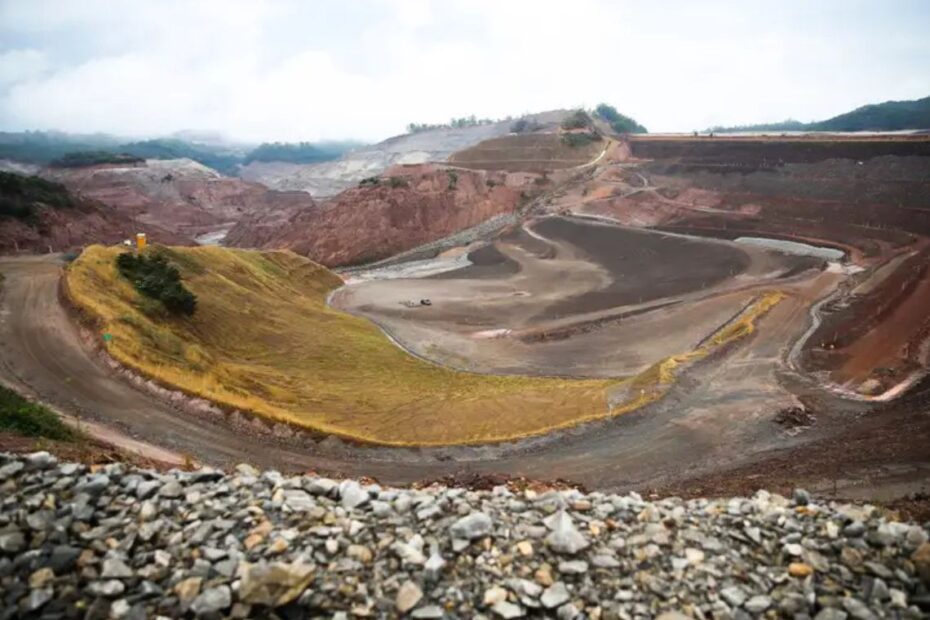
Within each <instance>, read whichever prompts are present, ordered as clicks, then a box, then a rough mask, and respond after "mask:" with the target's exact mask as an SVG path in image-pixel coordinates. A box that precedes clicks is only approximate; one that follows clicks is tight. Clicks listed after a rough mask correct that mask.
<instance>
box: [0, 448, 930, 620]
mask: <svg viewBox="0 0 930 620" xmlns="http://www.w3.org/2000/svg"><path fill="white" fill-rule="evenodd" d="M0 498H2V499H0V502H2V504H0V609H2V612H0V618H15V617H42V618H101V619H102V618H126V619H137V618H153V617H158V616H163V617H168V618H174V617H185V616H186V617H204V618H219V617H234V618H252V617H271V618H275V617H277V618H303V617H331V618H349V617H398V616H407V617H413V618H443V617H449V618H451V617H460V618H476V617H486V618H520V617H524V616H526V617H533V616H535V617H557V618H560V619H564V620H567V619H570V618H592V619H595V620H596V619H598V618H603V619H607V618H648V617H655V616H658V617H661V618H664V619H667V620H674V619H678V618H688V617H692V618H751V617H763V616H767V617H794V618H808V617H810V618H820V619H828V620H832V619H842V618H857V619H868V618H921V617H926V614H927V612H928V611H930V543H928V542H927V541H928V526H930V524H924V525H923V526H920V525H915V524H908V523H898V522H893V521H888V520H886V519H885V518H884V517H883V516H882V513H881V511H880V510H879V509H877V508H875V507H872V506H867V505H849V504H840V503H834V502H829V503H827V502H821V501H819V500H817V499H813V498H811V497H809V495H808V494H807V493H806V492H804V491H801V490H798V491H796V492H795V494H794V497H793V498H790V499H788V498H784V497H781V496H779V495H774V494H769V493H766V492H764V491H760V492H758V493H756V494H755V495H754V496H753V497H751V498H732V499H722V500H706V499H699V500H689V501H683V500H680V499H676V498H668V499H662V500H657V501H645V500H643V499H642V498H641V497H640V496H638V495H636V494H635V493H631V494H629V495H608V494H602V493H589V494H583V493H581V492H579V491H576V490H570V491H556V490H549V491H533V490H521V491H515V490H511V489H508V488H507V487H496V488H494V489H493V490H492V491H471V490H467V489H462V488H447V487H439V486H434V487H430V488H428V489H422V490H408V489H391V488H382V487H380V486H378V485H375V484H371V485H362V484H360V483H359V482H356V481H354V480H345V481H341V482H339V481H333V480H329V479H326V478H317V477H310V476H293V477H286V476H283V475H281V474H280V473H278V472H275V471H265V472H259V471H257V470H255V469H253V468H252V467H250V466H248V465H240V466H238V467H237V468H236V470H235V472H234V473H232V474H224V473H223V472H220V471H215V470H199V471H195V472H176V471H172V472H168V473H158V472H155V471H150V470H142V469H137V468H133V467H128V466H126V465H123V464H110V465H106V466H102V467H99V468H94V469H88V468H87V467H84V466H83V465H78V464H74V463H58V462H57V460H56V459H55V457H53V456H50V455H49V454H48V453H45V452H39V453H35V454H31V455H26V456H13V455H9V454H0Z"/></svg>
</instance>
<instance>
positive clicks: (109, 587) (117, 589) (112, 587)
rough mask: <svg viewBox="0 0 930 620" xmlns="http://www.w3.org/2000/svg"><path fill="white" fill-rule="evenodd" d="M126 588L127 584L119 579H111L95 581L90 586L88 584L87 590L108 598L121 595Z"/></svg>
mask: <svg viewBox="0 0 930 620" xmlns="http://www.w3.org/2000/svg"><path fill="white" fill-rule="evenodd" d="M125 590H126V586H124V585H123V582H122V581H119V580H118V579H110V580H107V581H94V582H92V583H91V584H90V585H89V586H87V591H88V592H90V593H91V594H92V595H94V596H104V597H107V598H113V597H116V596H119V595H120V594H122V593H123V592H124V591H125Z"/></svg>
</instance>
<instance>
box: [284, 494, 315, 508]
mask: <svg viewBox="0 0 930 620" xmlns="http://www.w3.org/2000/svg"><path fill="white" fill-rule="evenodd" d="M284 505H285V506H287V507H288V508H290V509H291V510H293V511H295V512H305V511H307V510H310V509H311V508H314V507H315V506H316V501H314V499H313V498H312V497H310V495H309V494H308V493H307V492H306V491H302V490H300V489H285V490H284Z"/></svg>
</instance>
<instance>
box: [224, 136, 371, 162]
mask: <svg viewBox="0 0 930 620" xmlns="http://www.w3.org/2000/svg"><path fill="white" fill-rule="evenodd" d="M359 146H360V143H358V142H350V141H346V142H265V143H263V144H260V145H259V146H257V147H256V148H254V149H252V150H251V151H249V153H248V154H247V155H246V156H245V159H244V161H243V163H246V164H248V163H250V162H253V161H283V162H289V163H294V164H315V163H319V162H323V161H331V160H333V159H338V158H340V157H342V155H343V154H344V153H346V152H348V151H351V150H352V149H354V148H358V147H359Z"/></svg>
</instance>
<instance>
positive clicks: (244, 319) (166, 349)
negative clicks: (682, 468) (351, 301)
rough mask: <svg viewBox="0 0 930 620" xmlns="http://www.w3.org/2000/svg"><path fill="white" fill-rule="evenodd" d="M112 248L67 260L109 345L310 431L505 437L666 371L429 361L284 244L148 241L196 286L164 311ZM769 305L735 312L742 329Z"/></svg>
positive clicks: (427, 438) (591, 408)
mask: <svg viewBox="0 0 930 620" xmlns="http://www.w3.org/2000/svg"><path fill="white" fill-rule="evenodd" d="M121 251H122V250H121V249H119V248H104V247H101V246H92V247H90V248H88V249H87V250H85V251H84V253H83V254H82V255H81V256H80V257H79V258H78V259H77V260H76V261H74V262H73V263H72V264H71V265H70V266H69V268H68V270H67V283H68V287H67V288H68V291H69V295H70V296H71V300H72V302H73V303H74V304H76V305H77V306H78V307H79V308H80V309H81V310H83V311H84V312H86V313H87V314H89V315H90V316H91V317H94V318H95V319H96V320H97V321H98V323H99V325H98V327H99V328H100V331H101V333H105V334H109V336H108V337H107V338H105V339H104V346H105V347H106V349H107V351H108V353H109V354H110V355H112V356H113V357H114V358H115V359H116V360H118V361H119V362H121V363H123V364H125V365H127V366H129V367H131V368H133V369H135V370H137V371H139V372H141V373H143V374H144V375H146V376H149V377H151V378H154V379H156V380H158V381H160V382H162V383H164V384H167V385H170V386H174V387H176V388H180V389H181V390H183V391H185V392H187V393H189V394H194V395H197V396H202V397H205V398H208V399H210V400H213V401H215V402H217V403H220V404H221V405H224V406H226V407H229V408H234V409H239V410H244V411H249V412H252V413H255V414H258V415H261V416H264V417H266V418H269V419H272V420H279V421H284V422H288V423H292V424H296V425H299V426H302V427H305V428H309V429H313V430H316V431H321V432H325V433H333V434H337V435H340V436H343V437H347V438H352V439H358V440H363V441H369V442H374V443H381V444H388V445H407V446H410V445H451V444H469V443H471V444H474V443H485V442H492V441H505V440H513V439H518V438H522V437H526V436H530V435H538V434H541V433H545V432H549V431H553V430H556V429H562V428H568V427H571V426H574V425H577V424H579V423H582V422H587V421H592V420H596V419H600V418H605V417H608V416H611V415H616V414H618V413H623V412H625V411H629V410H632V409H635V408H636V406H635V405H636V402H637V399H642V398H643V397H644V395H645V396H650V397H651V398H645V402H648V401H650V400H654V399H655V398H658V397H659V396H660V395H661V394H662V393H664V390H663V389H661V388H660V387H659V384H663V383H665V379H668V380H669V381H671V377H670V376H669V377H665V376H664V374H670V373H664V374H663V373H659V374H660V375H663V376H657V377H653V376H652V375H650V374H649V373H650V371H649V370H647V371H646V372H645V373H644V375H643V376H642V377H634V378H631V379H627V380H624V381H617V380H578V379H557V378H547V377H519V376H489V375H479V374H470V373H465V372H460V371H455V370H451V369H448V368H444V367H441V366H437V365H434V364H430V363H428V362H425V361H423V360H421V359H418V358H415V357H413V356H411V355H409V354H407V353H406V352H405V351H403V350H401V349H400V348H398V347H396V346H395V345H394V344H392V343H391V342H390V341H389V340H388V339H387V337H385V335H384V334H383V333H382V332H381V331H380V330H379V329H378V328H377V327H376V326H375V325H374V324H372V323H371V322H369V321H367V320H365V319H362V318H359V317H356V316H352V315H349V314H346V313H343V312H340V311H337V310H334V309H332V308H330V307H329V306H328V305H327V304H326V298H327V296H328V294H329V293H330V292H331V291H333V290H334V289H336V288H338V287H339V286H340V285H341V284H342V282H341V280H340V279H339V277H338V276H336V275H335V274H333V273H332V272H330V271H329V270H328V269H326V268H324V267H321V266H319V265H317V264H316V263H313V262H311V261H309V260H307V259H305V258H302V257H300V256H297V255H296V254H293V253H290V252H257V251H246V250H232V249H228V248H219V247H196V248H152V249H150V250H149V251H154V252H161V253H162V254H163V255H164V256H165V257H166V258H167V259H168V260H169V261H170V262H171V263H172V264H174V265H176V266H177V267H178V268H179V270H180V273H181V276H182V279H183V282H184V285H185V286H186V287H187V288H189V289H190V291H191V292H192V293H193V294H194V295H196V297H197V311H196V312H195V313H194V315H193V316H190V317H185V316H178V315H172V314H170V313H169V312H167V311H166V310H165V308H164V307H163V306H162V305H161V304H159V303H157V302H155V301H154V300H151V299H147V298H146V297H143V296H142V295H140V294H139V293H138V292H137V291H136V290H135V288H134V287H133V284H132V283H131V282H130V281H129V280H128V279H126V278H124V277H122V276H120V274H119V272H118V270H117V267H116V257H117V256H118V255H119V253H120V252H121ZM774 301H777V300H773V302H772V303H774ZM768 307H769V305H768V302H767V303H766V304H764V307H762V308H758V309H757V311H749V312H748V313H747V314H746V315H745V316H744V319H743V320H744V321H745V322H748V325H749V327H748V329H749V330H751V329H752V322H753V321H754V320H755V319H756V318H758V317H759V316H761V314H763V313H764V311H765V310H767V309H768ZM747 317H748V318H747ZM736 331H739V332H740V333H736ZM736 331H734V330H733V328H732V326H731V327H729V328H724V329H723V330H721V332H720V333H719V334H718V337H716V338H715V339H714V340H713V342H710V343H708V344H705V345H704V346H702V347H701V349H700V350H699V351H696V352H692V353H688V354H682V356H676V357H674V358H670V361H669V360H666V361H665V362H658V364H659V365H661V364H663V363H666V362H667V363H671V364H672V365H674V366H678V365H680V364H682V363H684V362H687V361H694V360H696V359H700V358H702V357H704V356H706V355H707V354H709V353H710V352H711V351H713V350H714V349H716V348H718V347H719V346H722V345H724V344H726V343H728V342H730V341H732V340H735V339H738V338H740V337H742V335H744V332H745V330H736ZM731 332H733V333H731ZM657 367H659V366H657ZM657 367H654V368H657ZM646 375H648V376H646ZM623 384H629V385H630V386H635V387H636V388H638V389H637V390H636V393H637V394H638V396H637V397H636V398H635V399H634V401H633V402H631V403H630V406H622V405H621V406H618V405H617V404H614V406H613V408H612V409H611V408H610V407H608V403H607V392H608V389H609V388H613V387H617V386H620V385H623ZM646 384H649V385H650V386H652V388H654V389H648V390H647V389H645V388H646ZM645 402H644V403H642V404H645Z"/></svg>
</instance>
